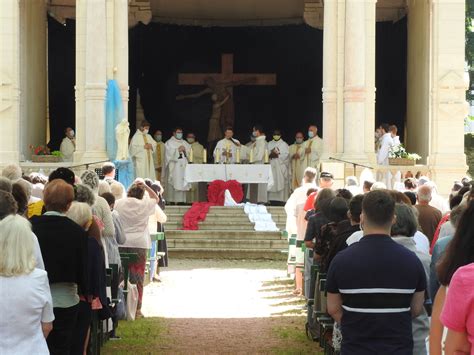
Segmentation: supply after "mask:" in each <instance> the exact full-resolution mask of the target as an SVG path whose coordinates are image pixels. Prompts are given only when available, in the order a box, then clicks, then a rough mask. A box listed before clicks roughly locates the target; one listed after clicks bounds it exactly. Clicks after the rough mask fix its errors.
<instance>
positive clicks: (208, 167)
mask: <svg viewBox="0 0 474 355" xmlns="http://www.w3.org/2000/svg"><path fill="white" fill-rule="evenodd" d="M184 180H185V182H186V183H189V184H190V183H198V190H199V193H198V194H199V201H206V200H207V193H206V188H207V183H209V182H211V181H214V180H223V181H229V180H237V181H238V182H239V183H241V184H249V185H250V200H251V201H252V200H254V193H255V191H254V190H256V188H257V184H265V185H267V190H268V189H270V188H271V187H272V186H273V183H274V182H273V174H272V168H271V166H270V164H188V165H187V166H186V170H185V172H184ZM244 190H245V189H244Z"/></svg>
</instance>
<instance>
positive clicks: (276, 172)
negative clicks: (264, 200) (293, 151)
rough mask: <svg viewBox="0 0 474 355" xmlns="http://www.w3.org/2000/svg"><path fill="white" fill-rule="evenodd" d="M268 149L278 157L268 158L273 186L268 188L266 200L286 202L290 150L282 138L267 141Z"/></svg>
mask: <svg viewBox="0 0 474 355" xmlns="http://www.w3.org/2000/svg"><path fill="white" fill-rule="evenodd" d="M268 151H269V152H270V153H271V152H272V151H275V152H276V153H277V154H278V158H274V159H271V160H270V165H271V167H272V174H273V186H272V187H271V188H270V189H269V190H268V200H269V201H282V202H286V200H287V199H288V195H289V184H288V176H289V174H288V164H289V155H290V150H289V147H288V144H287V143H286V142H285V141H284V140H282V139H280V140H278V141H275V140H272V141H270V142H268Z"/></svg>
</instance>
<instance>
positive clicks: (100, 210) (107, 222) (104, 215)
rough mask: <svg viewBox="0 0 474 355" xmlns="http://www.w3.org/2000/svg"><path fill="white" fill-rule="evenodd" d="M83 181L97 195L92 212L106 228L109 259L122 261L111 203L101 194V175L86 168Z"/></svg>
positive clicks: (104, 236)
mask: <svg viewBox="0 0 474 355" xmlns="http://www.w3.org/2000/svg"><path fill="white" fill-rule="evenodd" d="M81 180H82V183H83V184H84V185H86V186H88V187H90V188H91V189H92V191H93V192H94V195H95V203H94V205H93V206H92V212H93V214H94V215H95V216H97V217H99V218H100V220H101V221H102V223H103V224H104V228H103V230H102V242H103V243H104V247H105V252H106V258H107V261H108V262H109V263H111V264H119V263H120V254H119V251H118V248H117V246H116V243H114V240H115V239H114V238H115V226H114V221H113V218H112V212H111V211H110V207H109V204H108V203H107V201H106V200H105V199H104V198H103V197H100V196H99V185H100V181H99V176H98V175H97V174H96V173H95V171H92V170H86V171H85V172H84V173H83V174H82V175H81Z"/></svg>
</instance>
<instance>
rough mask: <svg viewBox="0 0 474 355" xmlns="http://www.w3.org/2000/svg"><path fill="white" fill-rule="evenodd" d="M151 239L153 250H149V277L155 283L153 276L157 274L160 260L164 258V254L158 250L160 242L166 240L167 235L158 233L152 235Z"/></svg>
mask: <svg viewBox="0 0 474 355" xmlns="http://www.w3.org/2000/svg"><path fill="white" fill-rule="evenodd" d="M150 237H151V249H149V250H148V277H149V278H150V282H151V281H153V276H154V275H155V272H156V268H157V264H158V260H160V258H161V257H162V256H164V254H163V253H161V252H160V251H159V250H158V241H160V240H164V239H165V233H163V232H158V233H155V234H152V235H151V236H150Z"/></svg>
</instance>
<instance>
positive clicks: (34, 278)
mask: <svg viewBox="0 0 474 355" xmlns="http://www.w3.org/2000/svg"><path fill="white" fill-rule="evenodd" d="M35 264H36V260H35V254H34V242H33V239H32V238H31V226H30V224H29V222H28V221H27V220H26V219H24V218H22V217H20V216H15V215H10V216H7V217H6V218H5V219H3V220H2V221H1V222H0V285H1V286H0V289H1V297H0V314H1V316H0V334H1V336H0V352H1V353H2V354H49V351H48V346H47V345H46V338H47V336H48V334H49V332H50V331H51V330H52V322H53V320H54V314H53V301H52V299H51V291H50V288H49V282H48V275H47V273H46V271H44V270H40V269H37V268H35ZM19 295H21V298H18V297H19Z"/></svg>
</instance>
